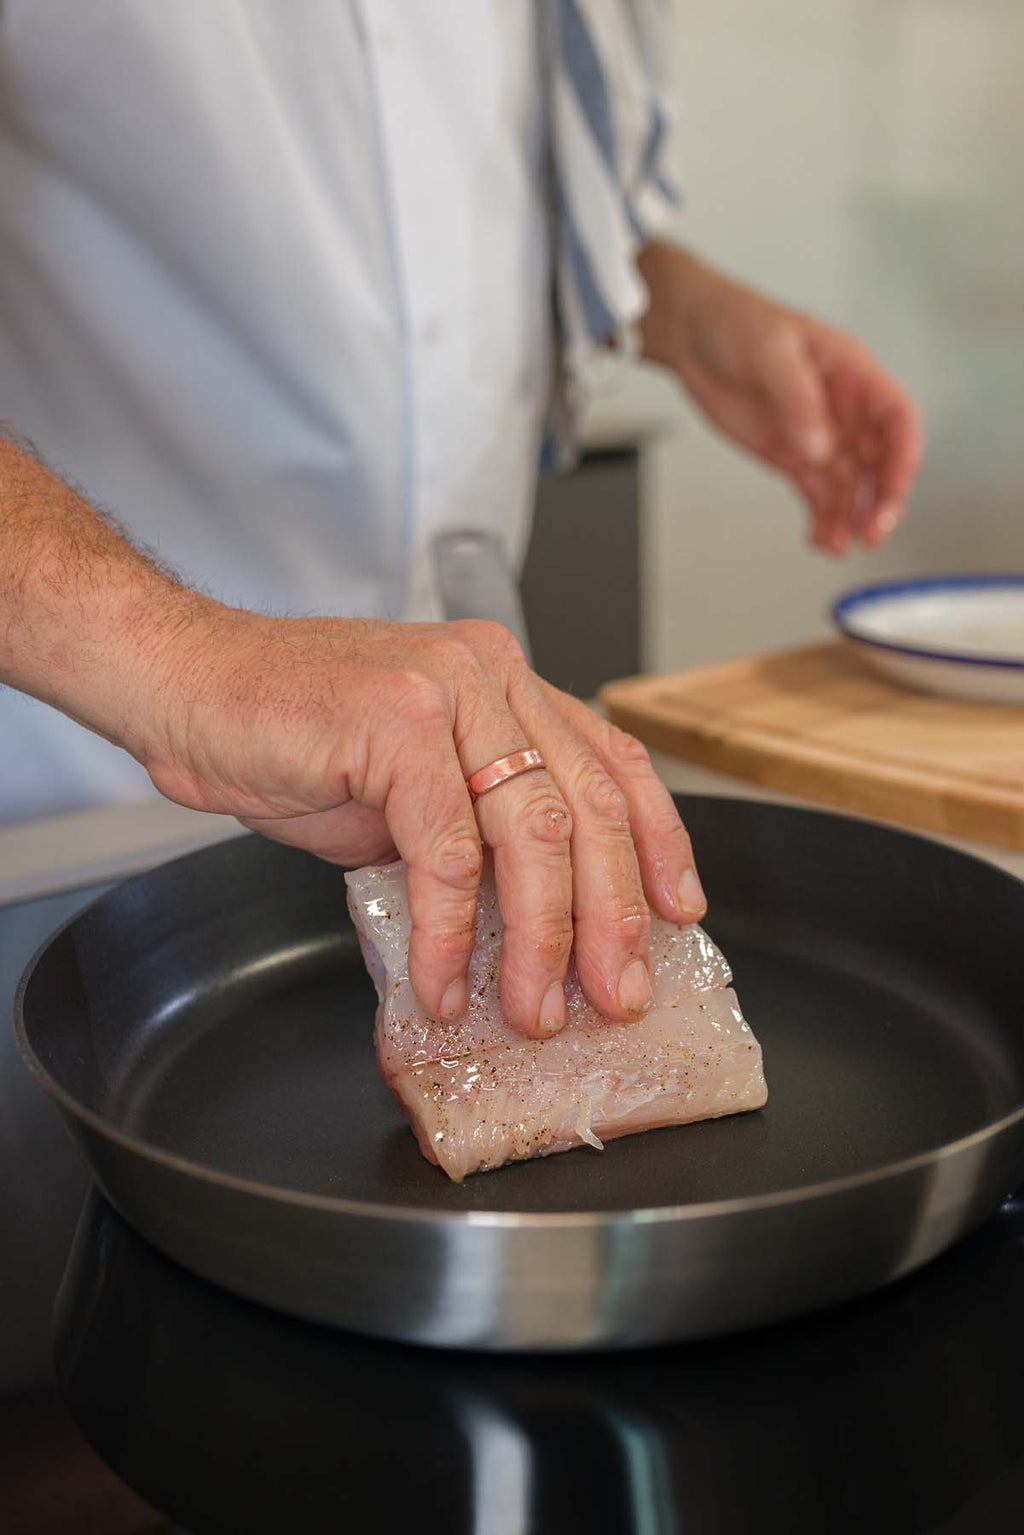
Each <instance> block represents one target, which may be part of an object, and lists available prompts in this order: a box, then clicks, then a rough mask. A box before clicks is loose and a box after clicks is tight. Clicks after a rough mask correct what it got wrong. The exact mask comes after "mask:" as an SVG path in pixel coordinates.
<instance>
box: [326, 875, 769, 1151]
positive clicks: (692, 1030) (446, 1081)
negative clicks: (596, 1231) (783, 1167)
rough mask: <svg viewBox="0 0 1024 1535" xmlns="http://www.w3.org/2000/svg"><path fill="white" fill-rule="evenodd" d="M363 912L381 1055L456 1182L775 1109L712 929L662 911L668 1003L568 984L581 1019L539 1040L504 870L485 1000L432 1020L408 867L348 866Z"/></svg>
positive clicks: (426, 1146)
mask: <svg viewBox="0 0 1024 1535" xmlns="http://www.w3.org/2000/svg"><path fill="white" fill-rule="evenodd" d="M345 881H346V884H347V885H348V903H349V910H350V911H351V913H352V919H353V921H354V922H355V925H356V930H357V932H358V934H359V941H360V944H361V946H362V950H363V955H364V958H365V959H366V963H367V966H368V968H369V971H370V974H371V975H372V977H373V980H374V984H375V985H376V987H377V995H378V997H379V999H380V1005H379V1007H378V1008H377V1024H376V1044H377V1063H378V1065H379V1067H380V1072H381V1075H382V1077H383V1078H384V1081H385V1082H386V1083H387V1085H388V1087H390V1089H391V1091H392V1092H393V1093H394V1095H395V1097H396V1098H397V1099H398V1102H399V1104H400V1105H401V1107H402V1109H403V1110H404V1112H405V1114H406V1116H407V1117H408V1119H409V1123H410V1124H411V1126H412V1128H413V1131H414V1133H415V1135H416V1139H417V1140H418V1141H419V1144H420V1150H421V1151H422V1152H423V1155H424V1156H425V1157H426V1158H427V1160H428V1161H429V1162H435V1163H439V1164H440V1166H441V1167H443V1169H444V1171H445V1172H446V1173H447V1174H448V1176H449V1178H452V1179H454V1180H455V1182H461V1180H462V1179H463V1178H465V1177H466V1175H467V1174H468V1173H473V1172H478V1171H482V1170H484V1169H487V1168H493V1167H501V1166H502V1164H503V1163H505V1162H517V1161H523V1160H525V1159H526V1158H528V1157H538V1156H547V1155H548V1154H549V1153H550V1152H554V1151H568V1150H570V1149H571V1148H572V1147H574V1146H580V1145H583V1144H586V1145H589V1146H595V1147H598V1148H600V1146H601V1143H602V1141H604V1140H607V1139H609V1138H610V1137H611V1136H615V1135H630V1134H632V1133H633V1132H634V1131H636V1130H650V1129H654V1128H655V1127H656V1126H659V1125H680V1124H686V1123H687V1122H688V1121H690V1120H695V1119H714V1118H717V1117H718V1116H720V1115H723V1114H737V1113H740V1112H741V1111H743V1110H745V1109H759V1108H760V1107H761V1106H762V1104H763V1103H765V1101H766V1099H767V1097H768V1090H767V1087H766V1086H765V1080H764V1071H763V1069H762V1064H761V1048H760V1046H759V1045H758V1043H757V1040H756V1039H755V1038H754V1035H753V1033H752V1032H751V1029H750V1026H749V1024H747V1023H746V1022H744V1019H743V1015H742V1014H741V1012H740V1009H739V1003H738V1002H737V1000H736V993H735V992H734V991H733V990H732V989H731V987H730V982H731V980H732V974H731V971H730V969H729V966H728V963H727V962H726V960H725V958H724V956H723V955H722V953H721V951H720V950H719V949H718V948H716V946H715V944H714V943H712V941H711V939H710V938H709V937H708V935H707V933H705V932H704V930H703V929H702V928H700V927H697V926H691V927H676V926H675V925H674V924H672V923H670V922H665V921H663V920H662V919H661V918H659V917H653V918H652V934H651V961H652V974H653V982H654V1005H653V1007H652V1008H651V1009H650V1011H649V1012H648V1013H647V1014H646V1016H644V1017H643V1018H638V1019H636V1020H635V1021H631V1022H629V1023H614V1022H610V1021H609V1020H608V1019H606V1018H603V1017H602V1016H601V1015H600V1014H599V1013H598V1012H597V1011H596V1010H595V1009H594V1008H593V1007H592V1006H591V1005H590V1003H589V1002H588V1001H587V1000H586V998H585V997H584V995H583V993H582V991H581V989H580V985H579V981H578V979H577V977H576V973H575V968H574V967H573V966H570V970H569V976H568V979H567V981H566V988H565V991H566V1003H567V1017H568V1021H567V1023H566V1026H565V1028H564V1030H563V1031H562V1032H561V1033H560V1034H556V1035H555V1036H554V1037H553V1038H552V1039H544V1040H535V1039H527V1038H526V1037H525V1036H524V1035H523V1034H521V1033H519V1032H518V1030H516V1029H513V1028H512V1027H511V1025H510V1024H508V1023H507V1022H506V1021H505V1016H504V1014H503V1012H502V1010H501V1002H500V1000H499V995H498V990H499V980H498V968H499V960H500V949H501V933H502V923H501V914H500V912H499V910H498V903H497V898H496V895H495V888H494V879H493V875H492V874H491V872H490V871H488V873H487V874H486V875H485V879H484V882H483V884H482V886H481V890H480V897H479V900H478V903H477V918H476V943H475V946H474V949H473V958H472V961H471V964H470V1004H469V1007H468V1009H467V1011H466V1013H465V1014H464V1015H463V1017H462V1018H458V1019H456V1020H454V1021H453V1022H448V1021H446V1020H444V1019H440V1018H432V1017H431V1016H430V1015H429V1014H428V1013H426V1012H425V1011H424V1009H423V1008H422V1007H421V1006H420V1004H419V1002H418V1001H417V998H416V996H415V994H414V992H413V989H412V987H411V985H410V984H409V973H408V967H409V934H410V921H409V905H408V898H407V894H406V880H405V865H404V864H401V863H395V864H390V865H388V866H387V867H385V868H367V869H359V870H357V871H356V872H355V873H353V874H347V875H346V876H345Z"/></svg>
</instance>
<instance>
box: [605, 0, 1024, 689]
mask: <svg viewBox="0 0 1024 1535" xmlns="http://www.w3.org/2000/svg"><path fill="white" fill-rule="evenodd" d="M676 18H677V19H676V24H675V25H676V55H677V58H676V64H677V74H678V78H679V82H680V108H681V132H680V148H681V165H682V173H683V182H684V185H685V188H686V195H687V204H686V208H685V210H684V212H683V214H682V216H681V218H680V221H679V231H678V232H679V234H680V236H681V237H682V238H683V239H684V240H685V241H686V242H688V243H690V244H692V245H693V246H694V247H695V248H697V249H699V250H701V251H703V252H704V253H705V254H706V255H707V256H708V257H710V258H712V259H713V260H715V261H717V262H718V263H720V264H721V265H723V266H726V267H728V268H730V269H731V270H733V271H734V272H735V273H737V274H738V275H741V276H743V277H744V278H746V279H748V280H749V281H751V282H754V283H756V284H757V285H759V286H761V287H763V288H765V289H767V290H769V291H771V292H773V293H774V294H776V295H779V296H781V297H783V298H786V299H788V300H790V301H792V302H795V303H797V304H800V305H802V306H805V307H810V308H814V309H817V310H818V311H819V312H822V313H824V314H826V315H828V316H829V317H831V318H834V319H835V320H837V321H839V322H841V323H843V324H845V325H847V326H848V327H851V328H852V329H854V330H856V331H858V332H859V333H860V334H861V335H862V336H863V337H864V338H865V339H867V340H868V341H869V342H870V343H871V344H872V345H873V346H874V347H875V348H876V349H877V350H878V351H879V352H880V353H881V355H882V356H883V357H884V358H885V360H886V361H887V362H888V363H889V364H890V365H891V366H892V367H893V368H895V369H896V370H897V371H898V372H900V373H901V374H902V376H903V377H904V378H905V379H906V380H907V382H908V383H909V384H910V385H911V386H912V388H913V390H914V392H915V393H916V395H917V396H918V398H919V400H920V402H921V404H922V406H923V408H924V410H925V415H926V422H927V429H928V435H929V454H928V461H927V466H926V469H925V472H924V475H923V477H922V480H921V484H920V489H919V491H918V493H917V496H916V498H915V504H914V509H913V514H912V516H911V518H910V520H909V522H908V523H907V525H906V526H905V528H904V529H903V530H902V531H901V532H900V533H899V534H898V536H897V537H896V539H895V540H894V541H893V543H892V546H891V548H890V549H888V550H886V551H885V552H884V553H882V554H880V555H874V556H868V555H855V556H852V557H851V558H849V559H848V560H847V561H845V562H844V563H843V564H841V565H840V564H836V563H835V562H833V561H830V560H828V559H826V558H823V557H822V556H820V555H812V554H811V553H810V552H808V551H807V550H806V549H805V547H804V546H803V542H802V537H803V527H804V521H803V517H802V515H801V514H800V512H799V511H798V509H797V506H796V503H795V501H794V499H793V497H792V495H791V494H790V492H789V491H788V490H787V489H786V488H785V487H784V486H783V485H782V484H781V483H779V482H777V481H776V480H774V479H773V478H772V477H770V476H769V475H768V474H767V473H766V472H764V471H763V470H761V469H760V468H758V467H756V466H755V465H753V464H752V463H751V462H750V461H749V460H746V459H744V458H742V457H741V456H740V455H739V454H738V453H736V452H735V451H733V450H732V449H730V448H728V447H726V446H724V445H723V444H722V443H721V442H720V441H719V440H718V439H716V438H715V437H714V436H713V435H712V434H711V432H710V431H708V429H707V428H706V427H704V426H703V425H702V424H701V423H699V422H697V420H696V418H695V417H694V416H693V415H692V414H691V413H689V412H687V411H685V410H684V409H682V408H681V407H672V408H673V409H674V410H675V412H676V419H677V423H678V424H677V427H676V429H675V430H673V431H672V432H671V433H670V434H669V435H668V437H667V438H665V439H664V440H663V441H662V442H661V443H660V445H658V446H657V447H655V448H654V449H653V450H652V451H651V453H650V456H649V463H648V466H647V480H646V495H647V499H646V512H647V548H646V598H647V606H646V645H647V662H648V664H649V665H651V666H655V667H662V668H663V667H675V666H682V665H687V664H691V663H696V662H700V661H704V660H707V659H711V658H714V657H718V656H722V655H727V654H731V653H738V652H741V651H744V650H748V649H751V648H767V647H769V646H772V645H778V644H783V643H787V642H789V641H797V640H799V639H801V638H803V637H806V636H810V635H813V634H815V633H817V632H819V631H821V629H822V627H823V620H822V613H823V610H824V608H825V605H826V603H827V601H828V599H829V598H830V597H831V596H832V595H833V594H834V593H835V592H836V591H837V590H839V589H840V588H841V587H842V586H844V585H847V584H851V583H855V582H858V581H860V580H865V579H870V578H871V577H873V576H876V575H883V574H888V573H890V572H908V573H909V572H918V571H925V570H931V569H955V568H968V567H976V568H1011V567H1017V568H1024V449H1022V442H1024V106H1022V105H1021V102H1022V101H1024V5H1022V4H1021V3H1020V0H681V3H679V4H677V6H676ZM652 390H653V391H654V393H653V395H652V393H651V391H652ZM633 398H638V399H648V398H653V399H655V400H656V401H658V402H664V401H665V400H666V399H667V398H668V397H667V396H666V395H665V394H664V393H663V392H660V391H659V390H658V388H657V385H655V384H652V383H651V381H650V380H644V379H640V380H633V381H632V382H631V383H630V384H629V385H628V386H627V399H633Z"/></svg>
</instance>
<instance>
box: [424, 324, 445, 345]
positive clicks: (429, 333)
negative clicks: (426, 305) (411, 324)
mask: <svg viewBox="0 0 1024 1535" xmlns="http://www.w3.org/2000/svg"><path fill="white" fill-rule="evenodd" d="M419 331H420V334H419V339H420V345H421V346H436V345H437V343H438V342H439V341H440V339H441V322H440V320H438V319H436V318H434V319H430V320H424V321H423V323H422V324H421V326H420V328H419Z"/></svg>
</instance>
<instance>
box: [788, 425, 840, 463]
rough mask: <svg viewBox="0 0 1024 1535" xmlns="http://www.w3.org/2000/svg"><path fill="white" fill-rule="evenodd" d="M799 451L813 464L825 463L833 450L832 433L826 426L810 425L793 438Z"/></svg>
mask: <svg viewBox="0 0 1024 1535" xmlns="http://www.w3.org/2000/svg"><path fill="white" fill-rule="evenodd" d="M793 442H794V445H795V447H796V450H797V452H798V453H800V454H801V455H802V456H803V457H804V458H806V459H808V460H809V461H810V462H811V463H812V464H820V463H823V462H824V460H825V459H826V458H828V456H829V454H830V453H831V452H832V433H831V432H830V431H829V430H828V428H827V427H824V426H808V427H805V428H804V430H803V431H801V432H797V433H796V434H795V435H794V438H793Z"/></svg>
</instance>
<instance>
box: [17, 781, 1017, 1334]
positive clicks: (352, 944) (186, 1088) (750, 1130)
mask: <svg viewBox="0 0 1024 1535" xmlns="http://www.w3.org/2000/svg"><path fill="white" fill-rule="evenodd" d="M679 803H680V809H681V811H682V813H683V815H684V818H685V819H686V821H687V824H688V826H689V828H690V831H691V833H692V835H693V837H694V840H695V842H696V844H697V849H698V855H699V858H700V864H701V872H702V876H703V878H704V880H705V883H706V885H707V888H708V892H709V897H710V902H711V917H710V920H709V923H708V926H709V929H710V931H711V932H712V934H713V935H714V937H715V938H716V939H717V940H718V941H719V943H720V944H721V945H722V947H723V948H724V949H725V952H726V954H727V955H728V956H729V957H730V959H731V960H732V963H733V966H734V969H735V971H736V978H737V986H738V989H739V993H740V997H741V999H742V1001H743V1004H744V1009H745V1011H746V1013H747V1016H748V1017H749V1019H750V1021H751V1023H752V1025H753V1027H754V1029H755V1030H756V1032H757V1034H758V1037H759V1038H760V1040H761V1043H762V1046H763V1048H764V1056H765V1066H766V1073H767V1076H768V1081H769V1087H770V1091H771V1097H770V1100H769V1103H768V1106H767V1107H766V1108H765V1109H764V1110H762V1111H761V1112H759V1113H757V1114H750V1115H744V1116H739V1117H736V1118H731V1119H724V1120H717V1121H712V1122H708V1123H705V1124H700V1125H691V1126H683V1127H678V1128H675V1129H667V1130H657V1131H651V1132H648V1133H647V1134H644V1135H639V1136H632V1137H628V1138H626V1139H624V1140H621V1141H615V1142H612V1143H611V1144H610V1145H609V1146H608V1148H607V1149H606V1150H605V1151H603V1152H596V1151H591V1150H590V1149H589V1148H585V1149H580V1150H578V1151H573V1152H569V1153H566V1154H564V1155H560V1156H557V1157H553V1158H550V1159H544V1160H542V1161H538V1162H531V1163H523V1164H519V1165H516V1166H513V1167H509V1168H506V1169H503V1170H501V1171H499V1172H495V1173H487V1174H483V1175H478V1176H477V1177H474V1178H470V1179H468V1180H467V1181H466V1183H465V1184H463V1185H461V1186H456V1185H454V1184H451V1183H449V1182H448V1181H447V1180H446V1179H445V1177H444V1176H443V1174H441V1173H440V1172H438V1170H437V1169H436V1168H433V1167H431V1166H429V1165H428V1164H427V1163H426V1162H425V1161H424V1160H423V1158H422V1157H421V1156H420V1153H419V1151H418V1150H417V1148H416V1146H415V1143H414V1141H413V1138H412V1136H411V1134H410V1133H409V1131H408V1130H407V1129H406V1127H405V1125H404V1123H403V1122H402V1120H401V1117H400V1115H399V1112H398V1110H397V1108H396V1107H395V1105H394V1103H393V1101H392V1099H391V1097H390V1095H389V1094H388V1092H387V1091H386V1090H385V1089H384V1087H383V1086H382V1084H381V1083H380V1081H379V1079H378V1077H377V1074H376V1070H375V1065H374V1059H373V1052H372V1046H371V1020H372V1017H373V1007H374V997H373V991H372V988H371V986H370V983H369V981H368V979H367V978H366V976H365V975H364V972H363V966H362V962H361V959H360V957H359V953H358V948H357V943H356V938H355V933H354V930H353V929H352V927H351V925H350V923H349V920H348V918H347V916H346V912H345V900H344V887H343V878H342V874H341V871H340V870H338V869H336V868H332V867H330V866H328V865H327V864H324V863H320V862H318V861H316V860H315V859H313V858H311V857H309V856H307V855H305V854H302V853H300V852H296V851H295V850H293V849H288V848H285V847H281V846H277V845H275V844H272V843H269V842H266V841H263V840H260V839H259V838H256V837H245V838H239V839H238V840H237V841H234V842H229V843H222V844H221V845H219V846H217V847H213V848H209V849H206V850H204V851H202V852H199V853H193V854H190V855H189V856H187V857H185V858H181V859H177V860H175V861H174V862H172V863H169V864H166V865H164V866H163V867H161V868H158V869H156V870H154V871H152V872H150V873H147V874H143V875H141V876H139V877H138V878H135V879H132V880H129V881H127V882H126V883H125V884H123V885H121V886H119V887H118V888H117V889H116V890H113V891H111V892H110V893H108V894H107V895H105V896H103V897H102V898H101V899H100V900H99V901H98V902H96V904H95V905H93V906H92V907H90V908H89V909H88V910H87V911H86V912H84V913H81V914H79V915H78V916H76V917H74V918H73V919H72V920H71V922H69V923H68V924H67V925H66V926H65V927H63V928H62V929H61V930H60V931H59V932H57V933H56V934H55V935H54V936H53V937H52V938H51V939H50V940H49V942H48V943H47V944H46V945H45V946H44V947H43V949H42V950H41V951H40V952H39V954H37V956H36V958H35V959H34V960H33V962H32V964H31V966H30V967H29V969H28V971H27V973H26V975H25V977H24V978H23V981H22V984H21V987H20V990H19V995H18V999H17V1003H16V1027H17V1030H18V1037H19V1042H20V1045H21V1049H22V1051H23V1053H24V1056H25V1059H26V1061H27V1063H28V1065H29V1068H30V1069H31V1070H32V1071H33V1073H34V1074H35V1076H36V1077H37V1079H38V1081H39V1082H40V1085H41V1086H42V1087H43V1088H44V1089H45V1090H46V1091H47V1092H49V1093H50V1095H51V1096H52V1097H53V1098H54V1099H55V1101H56V1102H57V1104H58V1106H59V1108H60V1109H61V1111H62V1113H63V1114H64V1116H65V1118H66V1120H67V1122H68V1124H69V1126H70V1128H71V1131H72V1133H73V1135H74V1136H75V1138H76V1140H77V1141H78V1143H79V1145H80V1146H81V1148H82V1150H83V1152H84V1154H85V1156H86V1158H87V1160H88V1162H89V1164H90V1166H91V1168H92V1171H93V1174H94V1176H95V1178H96V1180H97V1182H98V1183H99V1185H100V1187H101V1188H102V1190H103V1191H104V1193H105V1194H106V1195H107V1197H108V1198H109V1199H110V1201H111V1202H112V1203H113V1204H114V1205H115V1206H116V1208H117V1209H118V1210H119V1211H120V1212H121V1213H122V1214H123V1215H124V1217H125V1218H126V1219H127V1220H128V1222H129V1223H130V1224H131V1225H133V1226H135V1227H136V1229H137V1230H138V1231H139V1232H140V1233H141V1234H142V1235H143V1236H145V1237H147V1238H148V1239H149V1240H150V1241H151V1242H153V1243H154V1244H155V1245H156V1246H157V1247H159V1248H161V1249H162V1250H163V1251H164V1252H165V1253H167V1254H169V1255H170V1256H171V1257H173V1258H176V1259H178V1260H179V1261H180V1262H181V1263H183V1264H184V1265H185V1266H186V1267H188V1268H191V1269H193V1270H194V1271H195V1272H197V1273H199V1274H201V1275H203V1276H204V1277H206V1278H208V1279H212V1280H214V1281H216V1282H218V1283H220V1284H222V1285H224V1286H226V1287H227V1288H228V1289H230V1290H233V1291H235V1292H237V1293H238V1294H241V1295H243V1296H246V1297H248V1298H250V1299H253V1300H257V1301H262V1302H264V1303H266V1304H268V1305H271V1306H275V1307H278V1308H279V1309H281V1310H284V1311H288V1312H291V1313H293V1314H295V1315H298V1316H303V1317H308V1318H312V1319H315V1320H319V1321H324V1322H328V1323H334V1324H337V1325H340V1326H344V1327H348V1328H353V1329H356V1330H358V1331H362V1332H366V1333H371V1334H376V1335H379V1336H384V1337H390V1338H395V1339H401V1340H405V1341H412V1342H418V1343H428V1344H440V1345H449V1346H456V1347H465V1348H474V1347H476V1348H489V1349H525V1348H546V1349H563V1348H587V1347H599V1346H604V1347H608V1346H627V1345H634V1344H649V1343H656V1342H661V1341H665V1340H679V1339H686V1338H695V1337H699V1336H708V1335H711V1334H715V1333H723V1332H727V1331H732V1330H736V1329H739V1328H746V1327H752V1326H756V1325H759V1324H762V1323H766V1322H771V1321H775V1320H778V1319H781V1318H784V1317H790V1316H794V1315H796V1314H798V1313H802V1312H805V1311H809V1310H813V1309H817V1308H821V1307H824V1306H828V1305H831V1304H834V1303H835V1302H838V1301H842V1300H845V1299H847V1298H849V1297H852V1296H854V1295H857V1294H861V1293H864V1292H866V1291H868V1290H871V1289H873V1288H876V1287H878V1286H880V1285H883V1284H885V1283H887V1282H888V1281H890V1280H892V1279H894V1278H896V1277H897V1276H898V1275H901V1274H904V1273H907V1272H909V1271H910V1270H912V1269H914V1268H916V1267H918V1266H919V1265H920V1264H922V1263H924V1262H926V1261H927V1260H928V1259H929V1258H931V1257H933V1256H934V1255H935V1254H936V1253H937V1252H939V1251H940V1250H941V1249H943V1248H944V1247H946V1246H948V1245H949V1244H950V1243H951V1242H953V1241H954V1240H956V1238H958V1237H960V1236H961V1235H963V1234H964V1233H965V1232H967V1231H968V1230H970V1229H971V1228H972V1227H974V1226H976V1225H978V1224H979V1223H980V1222H981V1221H982V1220H984V1219H985V1218H986V1217H987V1216H988V1215H989V1214H991V1213H992V1212H993V1211H994V1210H995V1209H996V1207H997V1206H998V1204H999V1203H1000V1201H1001V1199H1002V1198H1003V1196H1004V1195H1005V1194H1006V1193H1007V1192H1008V1191H1009V1190H1011V1189H1012V1188H1014V1187H1015V1186H1016V1185H1017V1184H1019V1183H1020V1181H1021V1180H1022V1179H1024V1027H1022V1022H1021V1011H1020V997H1021V986H1020V980H1021V974H1020V972H1021V962H1020V955H1021V935H1022V934H1024V884H1022V883H1021V882H1019V881H1017V880H1015V879H1013V878H1012V877H1011V876H1009V875H1007V874H1005V873H1003V872H1001V871H1000V870H997V869H995V868H994V867H992V866H990V865H988V864H986V863H983V862H981V861H979V860H975V859H972V858H969V857H967V856H966V855H964V854H962V853H959V852H956V851H954V850H952V849H950V848H947V847H944V846H942V845H940V844H938V843H932V842H929V841H927V840H925V839H923V838H919V837H914V836H909V835H907V834H905V833H902V832H898V831H895V830H891V829H889V828H886V827H882V826H876V825H872V824H870V823H866V822H863V821H858V820H853V819H849V818H846V817H841V816H833V815H830V814H827V813H821V812H815V811H807V810H798V809H789V808H783V807H780V806H774V805H765V804H755V803H747V802H744V801H739V800H725V799H722V800H719V799H711V798H707V799H705V798H694V799H683V800H681V801H680V802H679Z"/></svg>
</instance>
